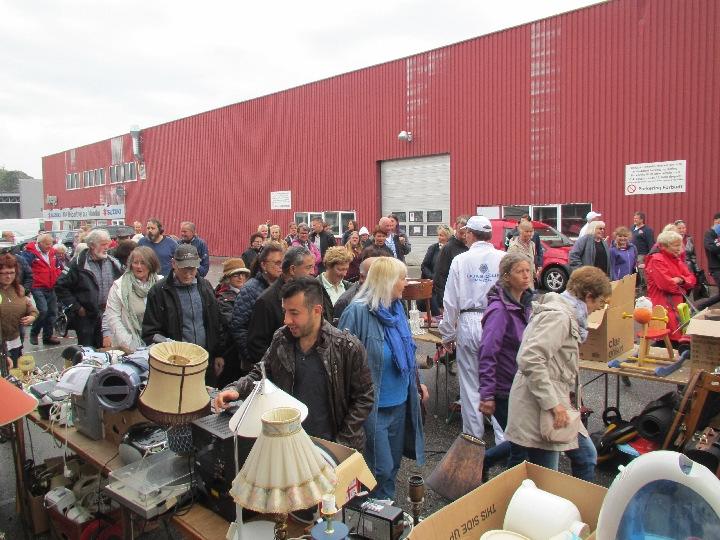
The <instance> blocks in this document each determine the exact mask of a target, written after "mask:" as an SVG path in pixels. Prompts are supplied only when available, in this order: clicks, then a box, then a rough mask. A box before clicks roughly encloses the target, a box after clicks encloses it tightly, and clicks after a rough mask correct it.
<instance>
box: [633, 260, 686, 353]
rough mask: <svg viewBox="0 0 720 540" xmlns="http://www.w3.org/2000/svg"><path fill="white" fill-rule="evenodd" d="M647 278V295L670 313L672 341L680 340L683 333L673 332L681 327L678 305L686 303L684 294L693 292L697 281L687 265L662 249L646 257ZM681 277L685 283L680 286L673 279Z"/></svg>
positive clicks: (655, 303) (654, 303)
mask: <svg viewBox="0 0 720 540" xmlns="http://www.w3.org/2000/svg"><path fill="white" fill-rule="evenodd" d="M645 276H646V279H647V293H648V297H649V298H650V300H652V303H653V305H660V306H664V307H665V309H667V312H668V323H667V327H668V328H669V329H670V331H671V334H670V339H671V340H673V341H678V340H680V338H681V337H683V334H682V332H679V331H673V330H676V329H677V328H678V326H679V322H678V317H677V309H676V308H677V305H678V304H680V303H682V302H684V301H685V299H684V298H683V294H686V295H687V294H688V293H689V292H690V291H692V290H693V288H694V287H695V284H696V283H697V280H696V278H695V274H693V273H692V272H691V271H690V269H689V268H688V267H687V265H686V264H685V263H684V262H683V261H682V260H681V259H680V258H679V257H676V256H675V255H673V254H672V253H670V252H669V251H667V250H665V249H662V248H659V249H658V248H653V250H652V251H650V253H649V254H648V255H647V256H646V257H645ZM674 277H680V278H682V279H683V280H684V282H683V283H682V284H680V285H678V284H677V283H675V282H674V281H673V279H672V278H674Z"/></svg>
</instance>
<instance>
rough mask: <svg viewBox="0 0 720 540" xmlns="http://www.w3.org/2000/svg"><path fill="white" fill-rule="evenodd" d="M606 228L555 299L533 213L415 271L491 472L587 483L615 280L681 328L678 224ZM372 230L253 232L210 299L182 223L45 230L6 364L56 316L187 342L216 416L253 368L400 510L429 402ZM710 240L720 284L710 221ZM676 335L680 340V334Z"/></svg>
mask: <svg viewBox="0 0 720 540" xmlns="http://www.w3.org/2000/svg"><path fill="white" fill-rule="evenodd" d="M601 217H602V216H601V215H600V214H598V213H596V212H591V213H590V214H588V223H587V225H586V227H584V232H585V234H583V235H582V236H581V237H579V239H578V240H577V242H575V244H574V246H573V248H572V250H571V251H570V267H571V269H572V273H571V275H570V279H569V281H568V284H567V288H566V290H565V292H563V293H561V294H558V293H546V294H543V295H538V293H537V291H536V290H535V289H534V278H536V276H537V272H538V269H539V268H540V267H541V266H542V246H541V244H540V242H539V239H538V238H537V237H536V236H537V235H536V234H535V233H534V231H533V227H532V222H531V221H530V219H529V216H528V218H527V219H526V220H524V221H521V222H520V223H519V225H518V228H517V234H516V236H515V237H514V238H511V239H509V242H508V245H507V250H506V251H504V250H500V249H496V248H495V247H494V245H493V244H492V242H491V239H492V224H491V222H490V220H488V219H487V218H485V217H483V216H459V217H458V218H457V219H456V220H455V223H454V228H451V227H449V226H445V225H443V226H440V227H438V242H437V243H436V244H433V245H431V246H430V247H429V248H428V251H427V253H426V255H425V258H424V260H423V264H422V267H421V272H422V276H423V277H425V278H428V279H432V280H433V293H432V299H431V310H432V311H433V313H434V314H436V315H441V316H442V317H441V320H440V324H439V332H440V334H441V336H442V342H443V346H444V347H445V348H446V350H447V351H452V352H453V353H455V354H456V357H457V366H458V380H459V387H460V404H461V411H462V423H463V428H462V429H463V432H464V433H466V434H468V435H471V436H473V437H476V438H478V439H482V438H483V437H484V434H485V421H486V419H488V420H489V421H490V423H491V425H492V426H493V431H494V434H495V440H496V442H497V443H498V444H497V445H496V446H495V447H493V448H492V449H490V450H489V451H488V455H487V460H486V470H489V468H490V467H491V466H493V465H495V464H500V463H502V464H504V465H512V464H514V463H517V462H519V461H521V460H523V459H528V460H529V461H532V462H534V463H538V464H541V465H544V466H548V467H551V468H557V465H558V456H559V453H560V452H566V454H567V455H568V457H570V460H571V463H572V465H573V472H574V474H576V475H577V476H579V477H581V478H583V479H586V480H592V479H593V477H594V469H595V461H596V453H595V450H594V447H593V445H592V443H591V442H590V440H589V438H588V436H587V432H586V431H585V430H584V428H583V427H582V424H580V423H579V422H578V421H577V418H576V417H574V416H572V415H571V414H569V413H570V411H571V409H572V405H573V404H572V403H571V402H570V394H571V392H573V391H574V390H575V386H576V385H577V380H578V369H579V368H578V362H577V358H578V349H579V345H580V343H582V342H583V341H584V339H585V338H586V336H587V333H588V330H587V317H588V315H589V314H590V313H591V312H592V311H594V310H596V309H601V308H602V306H603V305H604V304H605V302H606V300H607V298H608V297H609V296H610V293H611V287H610V280H611V279H612V280H614V279H620V278H622V277H624V276H626V275H628V274H629V273H632V272H638V274H639V276H640V277H641V279H642V280H643V282H644V284H645V286H646V288H647V294H648V295H649V297H650V299H651V300H652V301H653V303H657V304H661V305H665V306H666V307H668V311H669V313H671V322H670V323H669V324H670V327H671V328H673V329H674V330H676V326H677V318H676V317H675V318H673V317H674V312H675V309H674V308H675V306H676V305H677V303H679V302H681V301H682V300H683V298H684V297H685V295H687V294H688V293H690V292H691V291H693V290H694V289H695V288H696V285H697V283H698V276H699V275H700V274H701V273H702V270H701V269H700V268H699V267H698V264H697V257H696V254H695V244H694V242H693V240H692V238H691V237H690V236H688V231H687V227H686V225H685V223H684V222H683V221H680V220H678V221H676V222H674V223H672V224H670V225H668V226H667V227H665V228H664V229H663V231H662V232H661V233H660V234H659V235H658V236H657V239H656V238H655V235H654V232H653V230H652V229H651V228H650V227H648V226H647V225H646V224H645V216H644V215H643V214H642V213H640V212H638V213H637V214H635V219H634V225H633V227H632V228H631V229H630V228H626V227H618V228H617V229H616V230H615V233H614V235H613V237H612V238H608V236H607V235H606V234H605V223H603V222H602V221H600V218H601ZM371 229H372V233H371V232H370V230H369V229H368V228H367V227H365V226H362V227H360V226H359V224H358V223H357V222H355V221H351V222H349V223H348V224H347V229H346V230H345V231H343V234H342V241H340V242H338V239H337V238H336V237H335V235H334V234H333V233H332V232H331V231H330V230H328V226H327V224H325V223H323V222H322V220H320V219H313V220H312V221H311V223H310V224H304V223H300V224H296V223H291V224H290V226H289V228H288V234H287V236H284V237H283V236H282V231H281V228H280V227H279V226H277V225H271V224H269V223H267V224H261V225H259V226H258V228H257V232H254V233H253V234H252V235H251V236H250V239H249V247H248V248H247V250H245V251H244V252H243V253H242V255H241V256H240V257H231V258H228V259H226V260H225V261H224V262H223V265H222V275H221V278H220V282H219V283H218V285H217V286H216V287H213V286H212V285H211V284H210V282H209V281H208V280H207V279H206V276H207V274H208V271H209V268H210V265H209V254H208V248H207V245H206V243H205V242H204V241H203V240H202V239H201V238H200V237H199V236H198V235H197V233H196V227H195V225H194V224H193V223H192V222H183V223H181V224H180V227H179V230H180V235H179V237H178V238H173V237H171V236H170V235H168V234H166V232H165V230H164V228H163V224H162V223H161V221H160V220H158V219H156V218H151V219H149V220H147V222H146V224H145V230H144V231H143V225H142V224H141V223H139V222H136V223H135V224H134V226H133V227H132V228H131V227H121V228H120V229H119V230H118V231H117V233H116V235H115V236H116V237H114V238H111V236H110V234H109V232H108V231H107V230H106V229H103V228H95V229H92V230H86V231H83V232H82V236H81V237H80V238H78V240H79V242H78V245H77V246H76V249H75V253H74V254H73V257H72V258H71V259H69V258H68V257H67V256H66V254H65V253H63V252H62V251H61V250H60V249H59V248H58V246H55V245H54V243H53V239H52V236H50V235H49V234H41V235H39V236H38V238H37V241H36V242H33V243H31V244H29V245H28V246H27V247H26V249H25V250H24V251H22V252H20V253H17V254H12V253H5V254H3V255H2V256H0V300H1V301H0V314H1V315H2V332H3V341H4V343H5V344H6V345H7V349H8V355H9V357H10V358H11V359H12V360H13V361H14V360H16V359H17V358H18V357H19V356H20V354H22V341H23V328H28V327H29V339H30V342H31V343H33V344H37V343H38V339H39V337H40V335H41V334H42V340H43V343H45V344H57V343H59V340H58V339H57V336H55V335H53V327H54V319H55V317H56V315H57V310H58V304H60V305H61V306H62V309H64V310H65V312H66V313H67V315H68V319H69V323H70V326H71V328H73V329H74V330H75V332H76V334H77V339H78V343H79V344H80V345H86V346H91V347H96V348H100V347H104V348H110V347H112V348H118V349H122V350H124V351H126V352H132V351H134V350H136V349H137V348H139V347H143V346H147V345H151V344H153V343H160V342H164V341H168V340H175V341H186V342H192V343H195V344H198V345H200V346H202V347H203V348H205V349H206V350H207V351H208V353H209V356H210V363H209V364H210V367H209V369H208V372H207V376H206V379H207V383H208V384H209V385H212V386H216V387H218V388H220V389H224V390H222V391H221V392H220V393H219V394H218V395H217V398H216V406H217V408H218V409H221V408H223V407H226V406H227V403H229V402H230V401H233V400H236V399H238V398H239V397H242V398H244V397H246V396H247V395H248V394H249V393H250V391H251V389H252V387H253V382H254V381H256V380H258V379H259V378H260V377H261V375H262V372H263V370H264V371H265V373H266V374H267V376H268V377H269V379H270V380H272V381H273V382H274V383H275V384H276V385H278V386H279V387H280V388H282V389H283V390H285V391H287V392H288V393H290V394H292V395H294V396H295V397H297V398H298V399H300V400H301V401H303V402H304V403H305V404H306V405H307V406H308V409H309V414H308V417H307V419H306V420H305V422H304V424H303V425H304V427H305V430H306V431H307V432H308V433H309V434H311V435H315V436H318V437H323V438H327V439H330V440H333V441H336V442H339V443H342V444H346V445H348V446H351V447H353V448H356V449H357V450H359V451H361V452H363V454H364V456H365V458H366V460H367V462H368V464H369V466H370V468H371V470H372V471H373V473H374V475H375V477H376V478H377V480H378V486H377V488H376V489H375V492H374V495H376V496H377V497H380V498H387V499H393V498H394V495H395V478H396V475H397V472H398V469H399V466H400V461H401V459H402V457H403V456H405V457H408V458H411V459H415V460H417V462H418V463H422V462H423V460H424V434H423V421H422V413H421V410H422V408H423V404H424V403H425V402H426V401H427V399H428V390H427V388H426V386H425V385H424V384H423V383H422V379H421V377H420V374H419V371H418V366H417V364H416V360H415V344H414V341H413V339H412V335H411V333H410V328H409V325H408V319H407V314H406V309H405V307H404V306H403V303H402V302H401V298H402V294H403V289H404V287H405V283H406V278H407V267H406V265H405V264H404V260H405V256H406V255H407V254H409V253H410V251H411V249H412V246H411V244H410V242H409V241H408V238H407V237H406V236H405V235H404V234H403V233H402V232H401V231H400V229H399V227H398V220H397V219H396V218H395V217H394V216H392V215H391V216H384V217H382V218H381V219H380V220H379V221H378V223H377V225H376V226H374V227H372V228H371ZM703 246H704V248H705V251H706V254H707V259H708V263H709V272H710V274H711V275H712V276H713V278H714V280H715V282H716V283H718V282H719V281H720V213H718V214H716V215H715V216H714V223H713V226H712V227H711V229H710V230H709V231H707V232H706V233H705V237H704V240H703ZM538 257H540V258H539V259H538ZM671 337H672V339H673V340H675V341H676V342H678V343H680V342H682V341H683V339H684V337H683V335H682V333H681V332H679V331H674V332H673V334H672V336H671ZM261 365H263V366H264V368H263V369H261ZM503 441H505V442H503Z"/></svg>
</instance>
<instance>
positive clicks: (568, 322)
mask: <svg viewBox="0 0 720 540" xmlns="http://www.w3.org/2000/svg"><path fill="white" fill-rule="evenodd" d="M580 339H581V338H580V326H579V324H578V320H577V315H576V314H575V310H574V309H573V307H572V306H571V305H570V304H569V303H568V302H566V301H565V300H564V299H563V298H562V297H561V296H560V295H559V294H557V293H547V294H545V295H544V296H543V297H542V298H541V299H540V300H538V301H537V302H533V312H532V317H531V319H530V324H528V326H527V328H526V329H525V334H524V335H523V340H522V343H521V344H520V350H519V351H518V355H517V363H518V371H517V373H516V374H515V378H514V380H513V384H512V388H511V389H510V402H509V408H508V423H507V427H506V429H505V438H506V439H507V440H509V441H511V442H514V443H515V444H519V445H521V446H525V447H529V448H540V449H543V450H554V451H563V450H572V449H574V448H577V446H578V442H577V438H574V439H573V441H572V442H570V443H567V444H554V443H550V442H547V441H545V440H543V438H542V437H541V436H540V420H539V418H540V412H541V411H544V410H545V411H547V410H550V409H552V408H553V407H555V406H556V405H559V404H562V405H563V406H564V407H565V408H570V391H571V390H574V389H575V383H576V381H577V377H578V372H579V370H580V367H579V363H578V362H579V361H578V347H579V343H580Z"/></svg>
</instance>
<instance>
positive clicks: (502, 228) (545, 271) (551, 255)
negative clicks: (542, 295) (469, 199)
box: [490, 219, 573, 293]
mask: <svg viewBox="0 0 720 540" xmlns="http://www.w3.org/2000/svg"><path fill="white" fill-rule="evenodd" d="M490 222H491V223H492V227H493V236H492V243H493V245H494V246H495V248H496V249H502V250H504V249H505V241H506V239H507V237H508V236H509V235H511V234H512V232H513V230H514V229H515V227H517V224H518V222H517V221H515V220H512V219H491V220H490ZM532 223H533V227H534V229H535V231H536V232H537V233H538V234H539V235H540V242H541V243H542V247H543V266H542V271H541V272H540V285H541V286H542V288H543V289H545V290H548V291H551V292H558V293H559V292H563V291H564V290H565V286H566V285H567V282H568V277H569V276H570V266H569V265H568V253H569V252H570V248H571V247H572V245H573V243H572V241H571V240H570V239H569V238H568V237H567V236H565V235H564V234H563V233H561V232H560V231H558V230H557V229H554V228H553V227H551V226H550V225H547V224H545V223H543V222H542V221H533V222H532Z"/></svg>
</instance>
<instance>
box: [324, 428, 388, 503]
mask: <svg viewBox="0 0 720 540" xmlns="http://www.w3.org/2000/svg"><path fill="white" fill-rule="evenodd" d="M310 438H311V439H312V440H313V441H315V442H316V443H318V444H320V445H321V446H322V447H323V448H325V450H327V452H328V453H329V454H331V455H332V456H333V457H334V458H335V459H336V460H337V461H338V463H339V465H338V466H337V468H336V469H335V474H336V475H337V487H336V488H335V505H336V506H337V507H338V509H339V508H342V506H343V505H344V504H345V503H346V502H347V501H349V500H350V499H352V498H353V497H354V496H355V495H357V494H358V493H359V492H360V491H362V488H361V484H362V485H363V486H365V487H366V488H368V490H370V489H373V488H374V487H375V486H376V485H377V482H376V481H375V477H374V476H373V474H372V473H371V472H370V469H368V466H367V463H365V458H363V457H362V454H361V453H360V452H358V451H357V450H353V449H352V448H348V447H347V446H343V445H342V444H337V443H334V442H330V441H326V440H325V439H318V438H316V437H310Z"/></svg>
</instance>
